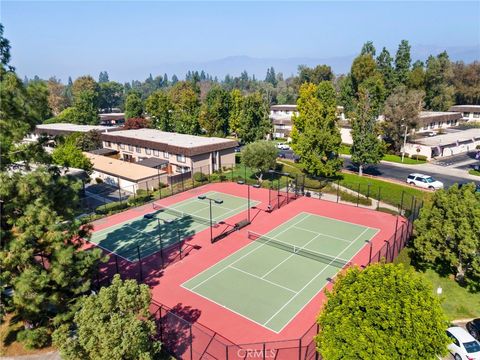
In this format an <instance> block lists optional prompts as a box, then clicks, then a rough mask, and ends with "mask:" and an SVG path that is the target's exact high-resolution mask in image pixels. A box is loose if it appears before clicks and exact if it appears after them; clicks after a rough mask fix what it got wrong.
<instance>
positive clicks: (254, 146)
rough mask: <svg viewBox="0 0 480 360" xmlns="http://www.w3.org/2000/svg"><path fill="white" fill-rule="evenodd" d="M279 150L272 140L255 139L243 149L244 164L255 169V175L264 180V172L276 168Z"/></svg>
mask: <svg viewBox="0 0 480 360" xmlns="http://www.w3.org/2000/svg"><path fill="white" fill-rule="evenodd" d="M277 154H278V150H277V148H276V146H275V144H274V143H273V142H271V141H265V140H260V141H255V142H253V143H250V144H248V145H246V146H245V147H244V148H243V149H242V164H243V165H245V166H247V167H249V168H251V169H254V170H255V171H256V174H255V176H256V177H257V179H258V180H259V181H262V178H263V174H264V173H266V172H267V171H268V170H269V169H274V168H275V164H276V160H277Z"/></svg>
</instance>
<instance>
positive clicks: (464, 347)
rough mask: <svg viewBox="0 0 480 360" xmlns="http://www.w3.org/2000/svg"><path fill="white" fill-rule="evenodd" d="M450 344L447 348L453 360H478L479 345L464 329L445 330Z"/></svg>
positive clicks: (479, 355) (479, 359)
mask: <svg viewBox="0 0 480 360" xmlns="http://www.w3.org/2000/svg"><path fill="white" fill-rule="evenodd" d="M447 336H448V337H449V338H450V339H451V341H452V343H451V344H449V345H448V346H447V348H448V351H450V353H451V354H452V355H453V357H454V358H455V360H480V343H479V342H478V341H477V340H475V339H474V338H473V336H472V335H470V334H469V333H468V332H467V331H466V330H465V329H463V328H461V327H459V326H452V327H449V328H448V329H447Z"/></svg>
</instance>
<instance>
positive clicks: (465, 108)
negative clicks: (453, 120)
mask: <svg viewBox="0 0 480 360" xmlns="http://www.w3.org/2000/svg"><path fill="white" fill-rule="evenodd" d="M448 111H460V112H480V105H454V106H452V107H451V108H450V109H448Z"/></svg>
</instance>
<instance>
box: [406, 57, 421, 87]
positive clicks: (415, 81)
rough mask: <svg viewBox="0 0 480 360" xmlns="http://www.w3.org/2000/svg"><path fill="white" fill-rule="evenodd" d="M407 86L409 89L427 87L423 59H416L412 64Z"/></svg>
mask: <svg viewBox="0 0 480 360" xmlns="http://www.w3.org/2000/svg"><path fill="white" fill-rule="evenodd" d="M407 86H408V88H409V89H414V90H423V89H425V65H424V64H423V62H422V61H420V60H418V61H415V62H414V63H413V65H412V71H410V73H409V74H408V80H407Z"/></svg>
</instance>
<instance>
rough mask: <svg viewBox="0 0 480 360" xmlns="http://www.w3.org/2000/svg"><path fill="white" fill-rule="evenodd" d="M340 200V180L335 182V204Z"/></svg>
mask: <svg viewBox="0 0 480 360" xmlns="http://www.w3.org/2000/svg"><path fill="white" fill-rule="evenodd" d="M339 199H340V180H337V203H338V200H339Z"/></svg>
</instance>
